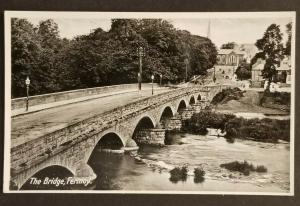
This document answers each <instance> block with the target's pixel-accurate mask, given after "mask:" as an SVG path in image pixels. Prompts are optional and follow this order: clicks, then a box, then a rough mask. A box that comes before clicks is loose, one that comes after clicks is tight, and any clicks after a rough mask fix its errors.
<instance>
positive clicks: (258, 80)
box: [251, 59, 266, 87]
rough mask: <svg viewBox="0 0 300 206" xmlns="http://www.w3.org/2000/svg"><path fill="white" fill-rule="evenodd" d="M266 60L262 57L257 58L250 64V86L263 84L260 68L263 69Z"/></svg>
mask: <svg viewBox="0 0 300 206" xmlns="http://www.w3.org/2000/svg"><path fill="white" fill-rule="evenodd" d="M265 63H266V61H265V60H263V59H257V61H256V62H255V64H253V65H252V69H251V85H252V87H262V86H263V80H264V78H263V76H262V70H263V69H264V66H265Z"/></svg>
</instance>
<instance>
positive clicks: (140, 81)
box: [137, 46, 145, 90]
mask: <svg viewBox="0 0 300 206" xmlns="http://www.w3.org/2000/svg"><path fill="white" fill-rule="evenodd" d="M137 53H138V55H139V69H140V71H139V79H138V80H139V90H141V89H142V80H143V79H142V77H143V69H142V66H143V62H142V57H143V56H145V49H144V48H143V47H142V46H140V47H138V49H137Z"/></svg>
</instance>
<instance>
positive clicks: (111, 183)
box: [89, 133, 290, 192]
mask: <svg viewBox="0 0 300 206" xmlns="http://www.w3.org/2000/svg"><path fill="white" fill-rule="evenodd" d="M168 140H169V141H168V144H169V145H166V146H165V147H149V146H148V147H142V148H140V149H139V150H138V151H137V153H135V154H125V155H120V154H119V155H118V154H109V153H103V152H97V151H96V152H94V154H93V155H92V157H91V159H90V161H89V164H90V165H91V167H92V168H93V169H94V172H95V173H96V174H97V176H98V177H97V179H96V180H95V183H94V187H93V189H95V190H129V191H141V190H142V191H145V190H147V191H158V190H159V191H200V192H201V191H220V192H222V191H226V192H288V191H289V150H290V147H289V143H278V144H273V143H262V142H255V141H251V140H239V139H236V140H235V141H234V143H229V142H227V141H226V139H224V138H222V137H216V136H212V135H205V136H202V135H192V134H187V133H184V134H172V135H171V136H169V137H168ZM236 160H237V161H244V160H246V161H248V162H250V163H252V164H254V165H264V166H266V167H267V169H268V171H267V172H266V173H256V172H252V173H251V174H250V175H249V176H245V175H243V174H241V173H239V172H230V171H228V170H226V169H224V168H221V167H220V164H222V163H228V162H232V161H236ZM183 165H187V166H188V170H189V172H188V177H187V179H186V180H184V181H177V182H176V181H171V180H170V173H169V171H170V170H171V169H172V168H174V167H176V166H183ZM199 166H200V167H202V168H203V169H204V170H205V172H206V174H205V179H204V181H203V182H201V183H195V181H194V176H193V171H194V168H196V167H199Z"/></svg>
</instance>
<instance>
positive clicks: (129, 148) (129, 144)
mask: <svg viewBox="0 0 300 206" xmlns="http://www.w3.org/2000/svg"><path fill="white" fill-rule="evenodd" d="M122 149H123V150H124V151H125V152H130V151H136V150H138V149H139V147H138V146H137V144H136V142H135V141H134V140H133V139H128V140H127V142H126V145H125V147H123V148H122Z"/></svg>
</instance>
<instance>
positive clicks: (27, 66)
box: [11, 18, 41, 98]
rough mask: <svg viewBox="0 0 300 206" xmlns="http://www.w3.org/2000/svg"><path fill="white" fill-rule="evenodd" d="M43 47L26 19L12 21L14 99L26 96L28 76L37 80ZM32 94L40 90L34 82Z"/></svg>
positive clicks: (13, 19)
mask: <svg viewBox="0 0 300 206" xmlns="http://www.w3.org/2000/svg"><path fill="white" fill-rule="evenodd" d="M40 51H41V46H40V43H39V40H38V35H37V33H36V30H35V28H34V26H33V25H32V24H31V23H29V22H28V21H27V20H26V19H17V18H12V20H11V58H12V97H13V98H14V97H20V96H25V95H26V85H25V79H26V76H30V78H31V79H36V74H37V73H36V71H37V70H38V61H39V58H40V55H39V54H40ZM30 88H31V89H32V92H33V93H35V92H36V91H37V89H38V84H37V82H36V81H32V83H31V87H30Z"/></svg>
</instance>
